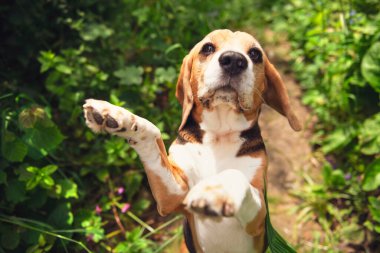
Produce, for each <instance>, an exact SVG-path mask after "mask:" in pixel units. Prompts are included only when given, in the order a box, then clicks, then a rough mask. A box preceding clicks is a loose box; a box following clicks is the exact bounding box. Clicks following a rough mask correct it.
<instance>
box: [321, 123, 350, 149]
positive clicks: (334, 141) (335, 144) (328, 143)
mask: <svg viewBox="0 0 380 253" xmlns="http://www.w3.org/2000/svg"><path fill="white" fill-rule="evenodd" d="M354 137H355V135H354V131H353V129H352V128H350V127H344V128H343V127H341V128H338V129H336V130H334V131H333V132H332V133H330V134H329V135H328V136H327V137H326V139H325V140H324V142H323V145H322V151H323V152H324V153H330V152H332V151H335V150H339V149H342V148H344V147H345V146H346V145H348V144H349V143H350V142H351V140H352V139H353V138H354Z"/></svg>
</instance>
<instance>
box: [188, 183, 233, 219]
mask: <svg viewBox="0 0 380 253" xmlns="http://www.w3.org/2000/svg"><path fill="white" fill-rule="evenodd" d="M184 204H185V206H186V208H187V209H188V210H190V211H192V212H194V213H198V214H202V215H205V216H209V217H231V216H234V215H235V213H236V208H235V204H234V203H233V201H232V200H231V198H230V197H229V196H228V195H227V194H226V193H225V192H224V191H223V189H221V188H219V187H212V188H210V187H205V188H203V189H193V190H192V191H190V193H189V194H188V196H187V197H186V199H185V202H184Z"/></svg>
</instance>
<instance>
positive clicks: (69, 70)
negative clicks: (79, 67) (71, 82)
mask: <svg viewBox="0 0 380 253" xmlns="http://www.w3.org/2000/svg"><path fill="white" fill-rule="evenodd" d="M56 70H57V71H58V72H61V73H63V74H66V75H70V74H71V73H72V72H73V69H72V68H70V67H69V66H67V65H65V64H59V65H58V66H57V67H56Z"/></svg>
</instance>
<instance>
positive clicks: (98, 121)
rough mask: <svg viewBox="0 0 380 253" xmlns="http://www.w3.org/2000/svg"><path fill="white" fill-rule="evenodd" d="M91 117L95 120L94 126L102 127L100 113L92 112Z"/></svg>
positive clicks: (102, 120)
mask: <svg viewBox="0 0 380 253" xmlns="http://www.w3.org/2000/svg"><path fill="white" fill-rule="evenodd" d="M92 117H93V119H94V120H95V122H96V124H98V125H100V126H101V125H103V122H104V118H103V116H102V115H101V114H100V113H98V112H96V111H93V112H92Z"/></svg>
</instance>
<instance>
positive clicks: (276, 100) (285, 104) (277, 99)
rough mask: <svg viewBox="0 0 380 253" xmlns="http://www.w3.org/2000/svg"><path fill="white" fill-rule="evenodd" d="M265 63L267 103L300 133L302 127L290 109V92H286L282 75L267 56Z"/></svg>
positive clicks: (265, 95)
mask: <svg viewBox="0 0 380 253" xmlns="http://www.w3.org/2000/svg"><path fill="white" fill-rule="evenodd" d="M264 63H265V65H264V68H265V78H266V90H265V91H264V94H263V97H264V100H265V103H266V104H267V105H269V106H270V107H272V108H273V109H275V110H276V111H277V112H279V113H281V114H282V115H284V116H285V117H286V118H287V119H288V121H289V124H290V126H291V127H292V128H293V129H294V130H295V131H300V130H301V129H302V126H301V124H300V122H299V121H298V119H297V117H296V115H295V114H294V112H293V110H292V108H291V107H290V103H289V96H288V92H287V91H286V87H285V84H284V82H283V81H282V79H281V76H280V74H279V73H278V71H277V70H276V68H275V67H274V66H273V64H272V63H270V61H269V60H268V58H267V56H264Z"/></svg>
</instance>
